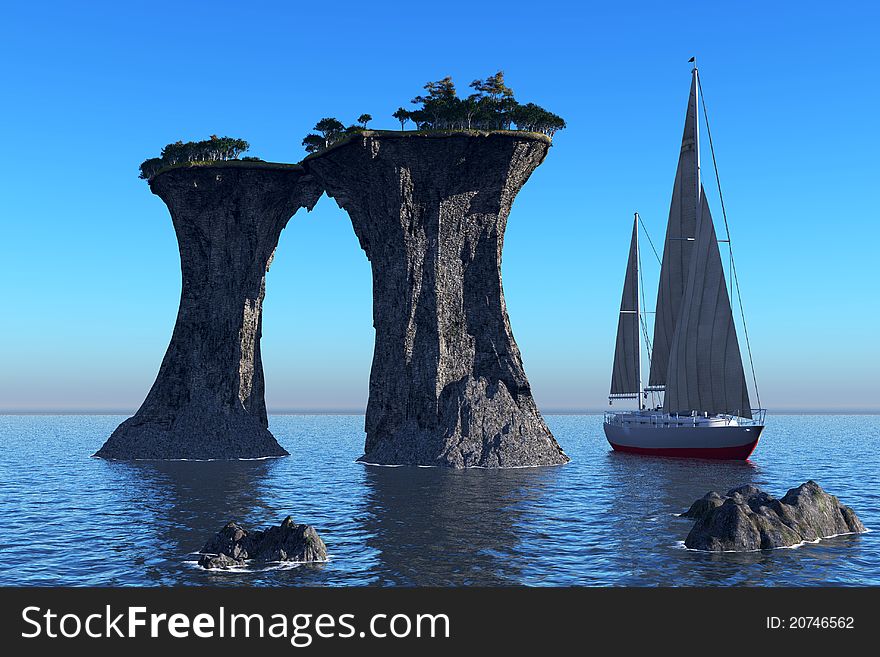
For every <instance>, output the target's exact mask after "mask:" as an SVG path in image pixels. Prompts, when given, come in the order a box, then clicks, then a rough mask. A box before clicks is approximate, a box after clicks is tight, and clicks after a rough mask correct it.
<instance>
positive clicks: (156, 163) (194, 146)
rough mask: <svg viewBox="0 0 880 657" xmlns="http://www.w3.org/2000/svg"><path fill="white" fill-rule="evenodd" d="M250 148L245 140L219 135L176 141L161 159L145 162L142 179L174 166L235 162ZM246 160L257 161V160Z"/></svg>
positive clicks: (165, 150) (162, 153) (164, 150)
mask: <svg viewBox="0 0 880 657" xmlns="http://www.w3.org/2000/svg"><path fill="white" fill-rule="evenodd" d="M249 148H250V144H248V143H247V142H246V141H245V140H244V139H235V138H233V137H218V136H217V135H211V136H210V137H209V138H208V139H205V140H203V141H188V142H182V141H176V142H174V143H173V144H168V145H167V146H165V148H163V149H162V152H161V154H160V156H159V157H152V158H150V159H148V160H144V162H143V163H141V167H140V171H141V172H140V177H141V178H143V179H145V180H149V179H150V178H152V177H153V176H154V175H156V173H157V172H158V171H159V170H160V169H162V168H164V167H167V166H170V165H172V164H182V163H186V162H217V161H222V160H235V159H238V156H239V155H241V154H242V153H244V152H245V151H247V150H248V149H249ZM244 159H246V160H256V159H257V158H244Z"/></svg>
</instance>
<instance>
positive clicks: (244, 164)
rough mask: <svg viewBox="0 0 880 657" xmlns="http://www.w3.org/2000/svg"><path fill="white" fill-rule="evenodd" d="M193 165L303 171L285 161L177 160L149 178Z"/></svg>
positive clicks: (203, 167)
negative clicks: (177, 161)
mask: <svg viewBox="0 0 880 657" xmlns="http://www.w3.org/2000/svg"><path fill="white" fill-rule="evenodd" d="M194 167H198V168H201V169H274V170H287V171H304V169H303V167H302V166H301V165H299V164H289V163H286V162H263V161H262V160H260V161H255V160H211V161H205V162H179V163H177V164H169V165H168V166H165V167H162V168H161V169H159V170H158V171H157V172H156V173H154V174H153V175H152V176H150V180H154V179H155V178H156V177H158V176H161V175H162V174H163V173H167V172H168V171H174V170H176V169H189V168H194Z"/></svg>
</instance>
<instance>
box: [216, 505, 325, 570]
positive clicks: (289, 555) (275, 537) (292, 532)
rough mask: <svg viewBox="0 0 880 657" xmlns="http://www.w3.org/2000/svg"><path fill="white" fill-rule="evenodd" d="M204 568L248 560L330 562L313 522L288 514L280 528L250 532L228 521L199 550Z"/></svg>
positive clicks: (227, 566) (226, 565) (221, 566)
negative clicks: (296, 519)
mask: <svg viewBox="0 0 880 657" xmlns="http://www.w3.org/2000/svg"><path fill="white" fill-rule="evenodd" d="M199 552H200V553H201V555H202V556H201V557H200V558H199V565H200V566H202V567H203V568H208V569H211V568H221V569H222V568H229V567H230V566H242V565H244V564H245V563H247V562H248V561H251V560H253V561H264V562H268V561H292V562H297V563H308V562H315V561H327V546H326V545H324V541H322V540H321V537H320V536H318V532H317V531H315V528H314V527H312V526H311V525H297V524H296V523H295V522H294V521H293V518H291V517H290V516H287V517H286V518H285V519H284V521H283V522H282V523H281V524H280V525H279V526H278V527H270V528H268V529H266V530H256V531H248V530H246V529H244V528H243V527H242V526H241V525H239V524H238V523H236V522H229V523H227V524H226V526H225V527H223V529H221V530H220V531H219V532H217V535H216V536H214V538H212V539H211V540H210V541H208V542H207V543H205V546H204V547H203V548H202V549H201V550H200V551H199Z"/></svg>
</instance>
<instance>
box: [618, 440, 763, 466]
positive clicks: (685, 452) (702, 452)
mask: <svg viewBox="0 0 880 657" xmlns="http://www.w3.org/2000/svg"><path fill="white" fill-rule="evenodd" d="M757 444H758V439H757V438H756V439H755V441H754V442H751V443H747V444H745V445H737V446H736V447H656V448H654V447H630V446H628V445H615V444H614V443H611V446H612V447H613V448H614V449H615V450H617V451H618V452H626V453H628V454H644V455H646V456H678V457H684V458H691V459H727V460H733V459H736V460H740V461H744V460H746V459H747V458H749V455H750V454H751V453H752V452H753V451H755V446H756V445H757Z"/></svg>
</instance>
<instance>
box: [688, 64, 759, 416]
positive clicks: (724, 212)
mask: <svg viewBox="0 0 880 657" xmlns="http://www.w3.org/2000/svg"><path fill="white" fill-rule="evenodd" d="M697 86H698V87H699V90H700V101H701V102H702V104H703V117H704V118H705V119H706V134H707V135H708V136H709V151H710V152H711V153H712V166H713V167H714V168H715V182H716V183H717V184H718V199H719V200H720V201H721V216H722V217H724V230H725V231H726V232H727V246H728V248H729V249H730V265H731V267H730V269H731V272H732V273H733V281H734V283H735V284H736V298H737V300H738V301H739V312H740V317H742V323H743V334H744V335H745V338H746V349H747V350H748V352H749V366H750V367H751V369H752V383H754V385H755V397H756V398H757V401H758V408H761V393H760V392H758V377H757V376H756V375H755V361H754V359H753V358H752V345H751V342H750V341H749V328H748V325H747V324H746V312H745V309H744V308H743V302H742V292H741V291H740V288H739V277H738V276H737V275H736V263H735V261H734V259H733V242H732V241H731V239H730V226H729V225H728V224H727V210H725V209H724V195H723V194H722V193H721V177H720V176H719V175H718V162H717V161H716V160H715V146H714V145H713V144H712V131H711V130H710V129H709V112H708V110H707V109H706V95H705V94H704V93H703V83H702V82H701V81H700V78H699V76H697Z"/></svg>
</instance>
